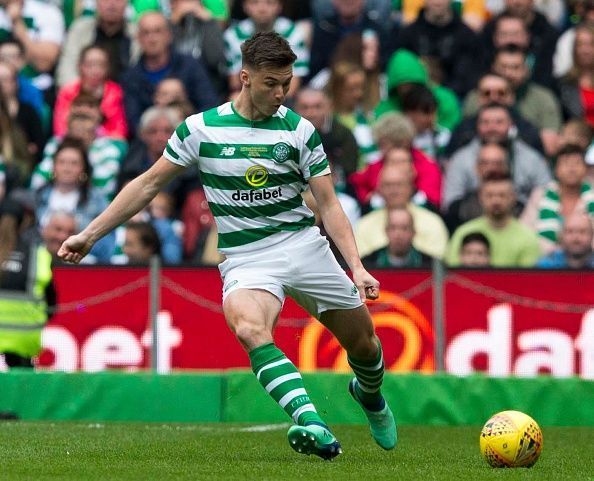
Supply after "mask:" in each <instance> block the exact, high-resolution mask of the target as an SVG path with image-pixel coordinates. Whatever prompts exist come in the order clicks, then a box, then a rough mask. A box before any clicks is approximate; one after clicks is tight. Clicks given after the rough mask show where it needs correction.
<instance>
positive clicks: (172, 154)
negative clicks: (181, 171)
mask: <svg viewBox="0 0 594 481" xmlns="http://www.w3.org/2000/svg"><path fill="white" fill-rule="evenodd" d="M165 150H166V151H167V153H168V154H169V155H171V157H173V158H174V159H175V160H179V155H177V152H176V151H175V150H173V149H172V148H171V146H170V145H169V142H167V147H165Z"/></svg>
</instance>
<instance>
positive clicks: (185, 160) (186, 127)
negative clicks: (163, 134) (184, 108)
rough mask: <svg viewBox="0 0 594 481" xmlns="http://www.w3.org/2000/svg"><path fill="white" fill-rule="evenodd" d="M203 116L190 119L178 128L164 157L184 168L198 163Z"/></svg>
mask: <svg viewBox="0 0 594 481" xmlns="http://www.w3.org/2000/svg"><path fill="white" fill-rule="evenodd" d="M201 116H202V114H198V115H193V116H191V117H188V118H187V119H186V120H184V121H183V122H182V123H181V124H179V125H178V126H177V128H176V129H175V131H174V132H173V134H172V135H171V137H169V140H168V141H167V146H166V147H165V150H164V151H163V157H165V158H166V159H167V160H169V161H170V162H173V163H174V164H177V165H181V166H183V167H188V166H190V165H192V164H194V163H196V162H197V161H198V152H199V147H200V136H199V133H200V130H199V124H200V122H201V119H202V117H201Z"/></svg>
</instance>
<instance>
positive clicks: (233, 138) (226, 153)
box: [163, 102, 330, 254]
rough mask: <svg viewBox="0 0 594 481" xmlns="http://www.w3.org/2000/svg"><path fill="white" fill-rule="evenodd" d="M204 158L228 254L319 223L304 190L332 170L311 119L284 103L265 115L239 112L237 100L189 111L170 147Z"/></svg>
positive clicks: (173, 153)
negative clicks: (253, 118) (313, 179)
mask: <svg viewBox="0 0 594 481" xmlns="http://www.w3.org/2000/svg"><path fill="white" fill-rule="evenodd" d="M163 155H164V156H165V158H166V159H168V160H169V161H171V162H173V163H175V164H178V165H183V166H189V165H192V164H195V163H197V164H198V168H199V170H200V177H201V179H202V185H203V188H204V193H205V194H206V198H207V199H208V204H209V207H210V210H211V212H212V214H213V216H214V218H215V221H216V223H217V228H218V233H219V241H218V247H219V250H220V251H221V252H222V253H224V254H232V253H245V252H251V251H254V250H258V249H262V248H263V247H267V246H270V245H273V244H276V243H278V242H282V241H283V240H284V239H286V238H287V237H289V236H290V235H291V232H292V231H297V230H301V229H303V228H305V227H308V226H311V225H313V224H314V220H315V219H314V215H313V213H312V211H311V210H309V208H308V207H306V205H305V203H304V202H303V199H302V197H301V193H302V192H303V191H304V190H305V189H306V188H307V180H308V179H309V178H310V177H316V176H322V175H327V174H329V173H330V167H329V166H328V159H327V158H326V154H325V153H324V149H323V147H322V141H321V139H320V136H319V134H318V133H317V132H316V130H315V129H314V127H313V125H312V124H311V122H309V121H308V120H306V119H304V118H302V117H300V116H299V115H297V114H296V113H295V112H293V111H292V110H290V109H288V108H286V107H284V106H281V107H280V108H279V109H278V111H277V112H276V113H275V114H274V115H272V116H271V117H268V118H266V119H264V120H260V121H251V120H248V119H246V118H244V117H242V116H240V115H239V114H238V113H237V112H236V111H235V110H234V108H233V105H232V103H231V102H227V103H225V104H223V105H221V106H219V107H216V108H213V109H211V110H208V111H206V112H202V113H199V114H196V115H192V116H190V117H188V118H187V119H186V120H185V121H184V122H182V123H181V124H180V125H179V126H178V127H177V129H176V130H175V132H174V133H173V135H172V136H171V138H170V139H169V142H168V143H167V147H166V149H165V151H164V153H163Z"/></svg>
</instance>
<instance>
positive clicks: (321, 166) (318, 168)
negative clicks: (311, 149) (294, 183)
mask: <svg viewBox="0 0 594 481" xmlns="http://www.w3.org/2000/svg"><path fill="white" fill-rule="evenodd" d="M328 167H329V165H328V159H324V160H322V161H321V162H318V163H317V164H314V165H312V166H311V167H310V168H309V175H310V176H312V175H318V174H319V173H320V172H323V171H324V170H325V169H327V168H328Z"/></svg>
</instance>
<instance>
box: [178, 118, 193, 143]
mask: <svg viewBox="0 0 594 481" xmlns="http://www.w3.org/2000/svg"><path fill="white" fill-rule="evenodd" d="M175 133H176V134H177V136H178V137H179V140H180V141H181V142H183V141H184V139H185V138H186V137H188V136H189V135H190V129H189V128H188V124H187V123H186V121H185V120H184V121H183V122H182V123H181V124H179V125H178V126H177V129H175Z"/></svg>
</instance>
